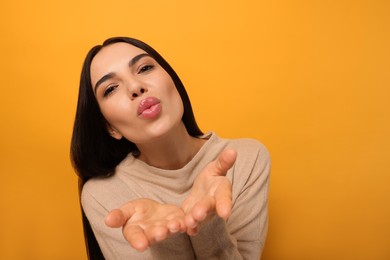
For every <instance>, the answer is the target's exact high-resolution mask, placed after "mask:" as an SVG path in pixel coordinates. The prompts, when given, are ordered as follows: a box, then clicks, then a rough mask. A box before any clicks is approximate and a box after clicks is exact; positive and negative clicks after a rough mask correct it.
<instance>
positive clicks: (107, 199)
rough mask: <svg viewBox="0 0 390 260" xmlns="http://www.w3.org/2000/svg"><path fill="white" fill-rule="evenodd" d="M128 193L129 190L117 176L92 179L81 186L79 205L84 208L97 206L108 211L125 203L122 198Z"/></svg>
mask: <svg viewBox="0 0 390 260" xmlns="http://www.w3.org/2000/svg"><path fill="white" fill-rule="evenodd" d="M128 192H129V189H128V188H127V187H126V185H125V184H124V183H123V181H121V179H120V178H118V176H117V174H114V175H113V176H110V177H105V178H101V177H99V178H93V179H90V180H88V181H87V182H86V183H85V184H84V186H83V189H82V191H81V204H82V206H83V207H84V208H85V207H88V206H93V207H97V206H99V207H103V208H105V209H106V210H108V211H109V210H112V209H113V208H116V207H118V206H120V205H122V204H123V203H124V202H125V201H123V196H124V195H126V194H127V193H128Z"/></svg>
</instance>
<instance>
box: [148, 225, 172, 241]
mask: <svg viewBox="0 0 390 260" xmlns="http://www.w3.org/2000/svg"><path fill="white" fill-rule="evenodd" d="M168 234H169V230H168V228H167V227H165V226H153V227H150V228H148V229H146V230H145V235H146V237H147V239H148V240H149V243H150V244H151V245H153V244H155V243H156V242H159V241H162V240H164V239H166V238H167V237H168Z"/></svg>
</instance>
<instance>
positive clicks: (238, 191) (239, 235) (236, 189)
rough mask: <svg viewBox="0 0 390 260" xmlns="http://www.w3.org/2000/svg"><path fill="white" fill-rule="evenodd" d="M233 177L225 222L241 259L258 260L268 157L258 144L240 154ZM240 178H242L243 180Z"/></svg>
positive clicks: (264, 230)
mask: <svg viewBox="0 0 390 260" xmlns="http://www.w3.org/2000/svg"><path fill="white" fill-rule="evenodd" d="M234 171H235V172H234V175H233V179H232V182H233V200H234V201H233V210H232V215H231V216H230V218H229V219H228V221H227V226H228V229H229V230H230V234H231V235H232V236H233V237H235V238H236V239H237V247H238V250H239V252H240V254H241V256H242V258H243V259H259V258H260V256H261V253H262V251H263V248H264V244H265V239H266V235H267V230H268V191H269V173H270V156H269V153H268V151H267V149H266V148H265V147H264V146H263V145H262V144H260V143H257V144H256V147H255V148H254V149H253V148H249V149H245V150H244V151H241V156H240V161H239V163H238V164H237V166H236V167H235V169H234ZM242 177H243V178H242Z"/></svg>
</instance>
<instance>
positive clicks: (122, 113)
mask: <svg viewBox="0 0 390 260" xmlns="http://www.w3.org/2000/svg"><path fill="white" fill-rule="evenodd" d="M91 83H92V88H93V91H94V93H95V96H96V100H97V102H98V104H99V107H100V110H101V112H102V114H103V116H104V117H105V119H106V120H107V122H108V125H107V131H108V132H109V133H110V134H111V136H113V137H114V138H117V139H120V138H122V137H125V138H126V139H128V140H129V141H131V142H133V143H135V144H143V143H147V142H150V141H153V139H154V138H158V137H161V136H163V135H164V134H166V133H168V132H169V131H170V130H172V129H173V128H174V127H178V125H179V124H182V122H181V118H182V115H183V103H182V101H181V98H180V95H179V93H178V92H177V89H176V87H175V84H174V82H173V80H172V78H171V77H170V76H169V74H168V73H167V72H166V71H165V70H164V69H163V68H162V67H161V66H160V65H159V64H158V63H157V62H156V61H155V60H154V59H153V58H152V57H150V56H149V55H148V54H147V53H146V52H145V51H144V50H142V49H139V48H137V47H135V46H133V45H130V44H127V43H114V44H111V45H108V46H106V47H103V48H102V49H101V50H100V52H99V53H98V54H96V56H95V57H94V58H93V60H92V63H91Z"/></svg>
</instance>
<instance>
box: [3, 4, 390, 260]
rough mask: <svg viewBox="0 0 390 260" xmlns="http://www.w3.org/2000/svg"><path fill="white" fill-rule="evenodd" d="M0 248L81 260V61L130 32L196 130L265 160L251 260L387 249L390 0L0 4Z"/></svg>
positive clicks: (371, 254)
mask: <svg viewBox="0 0 390 260" xmlns="http://www.w3.org/2000/svg"><path fill="white" fill-rule="evenodd" d="M0 14H1V15H0V26H1V41H0V51H1V59H0V73H1V79H0V80H1V101H0V113H1V114H0V118H1V128H0V134H1V137H2V138H1V140H0V165H1V182H0V203H1V204H0V205H1V214H0V230H1V231H0V259H40V260H42V259H50V260H51V259H85V258H86V255H85V252H84V244H83V236H82V227H81V217H80V209H79V205H78V200H77V178H76V175H75V174H74V172H73V170H72V168H71V165H70V162H69V143H70V137H71V129H72V124H73V119H74V114H75V107H76V101H77V100H76V99H77V91H78V81H79V75H80V70H81V64H82V61H83V59H84V56H85V54H86V52H87V51H88V50H89V48H90V47H92V45H95V44H98V43H101V42H102V41H103V40H104V39H105V38H108V37H110V36H118V35H125V36H132V37H136V38H140V39H142V40H144V41H146V42H147V43H149V44H150V45H152V46H153V47H155V48H156V49H157V50H158V51H159V52H160V53H161V54H162V55H163V56H164V57H165V58H166V59H167V60H168V61H169V62H170V63H171V65H172V66H173V67H174V68H175V69H176V71H177V72H178V74H179V75H180V76H181V78H182V80H183V82H184V83H185V85H186V87H187V89H188V92H189V94H190V96H191V98H192V102H193V106H194V109H195V114H196V116H197V120H198V121H199V123H200V126H201V128H202V129H203V130H204V131H209V130H214V131H216V132H217V133H218V134H219V135H221V136H223V137H230V138H235V137H252V138H256V139H259V140H261V141H262V142H263V143H264V144H265V145H267V147H268V148H269V150H270V152H271V155H272V163H273V164H272V165H273V167H272V178H271V191H270V199H269V202H270V228H269V236H268V240H267V244H266V248H265V251H264V255H263V256H264V257H263V259H266V260H267V259H269V260H274V259H276V260H278V259H281V260H284V259H297V260H298V259H299V260H302V259H317V260H318V259H324V260H328V259H390V246H389V245H390V189H389V187H388V186H389V184H390V167H389V164H390V134H389V133H390V102H389V100H390V47H389V46H390V15H389V14H390V2H389V1H384V0H383V1H380V0H377V1H346V0H345V1H336V0H334V1H332V0H331V1H299V0H298V1H292V0H291V1H287V0H274V1H256V0H251V1H249V0H247V1H226V0H225V1H222V0H217V1H206V0H200V1H179V0H167V1H153V0H150V1H129V0H126V1H125V0H121V1H116V0H113V1H102V0H94V1H76V0H69V1H52V0H35V1H27V0H22V1H6V0H3V1H1V3H0Z"/></svg>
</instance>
